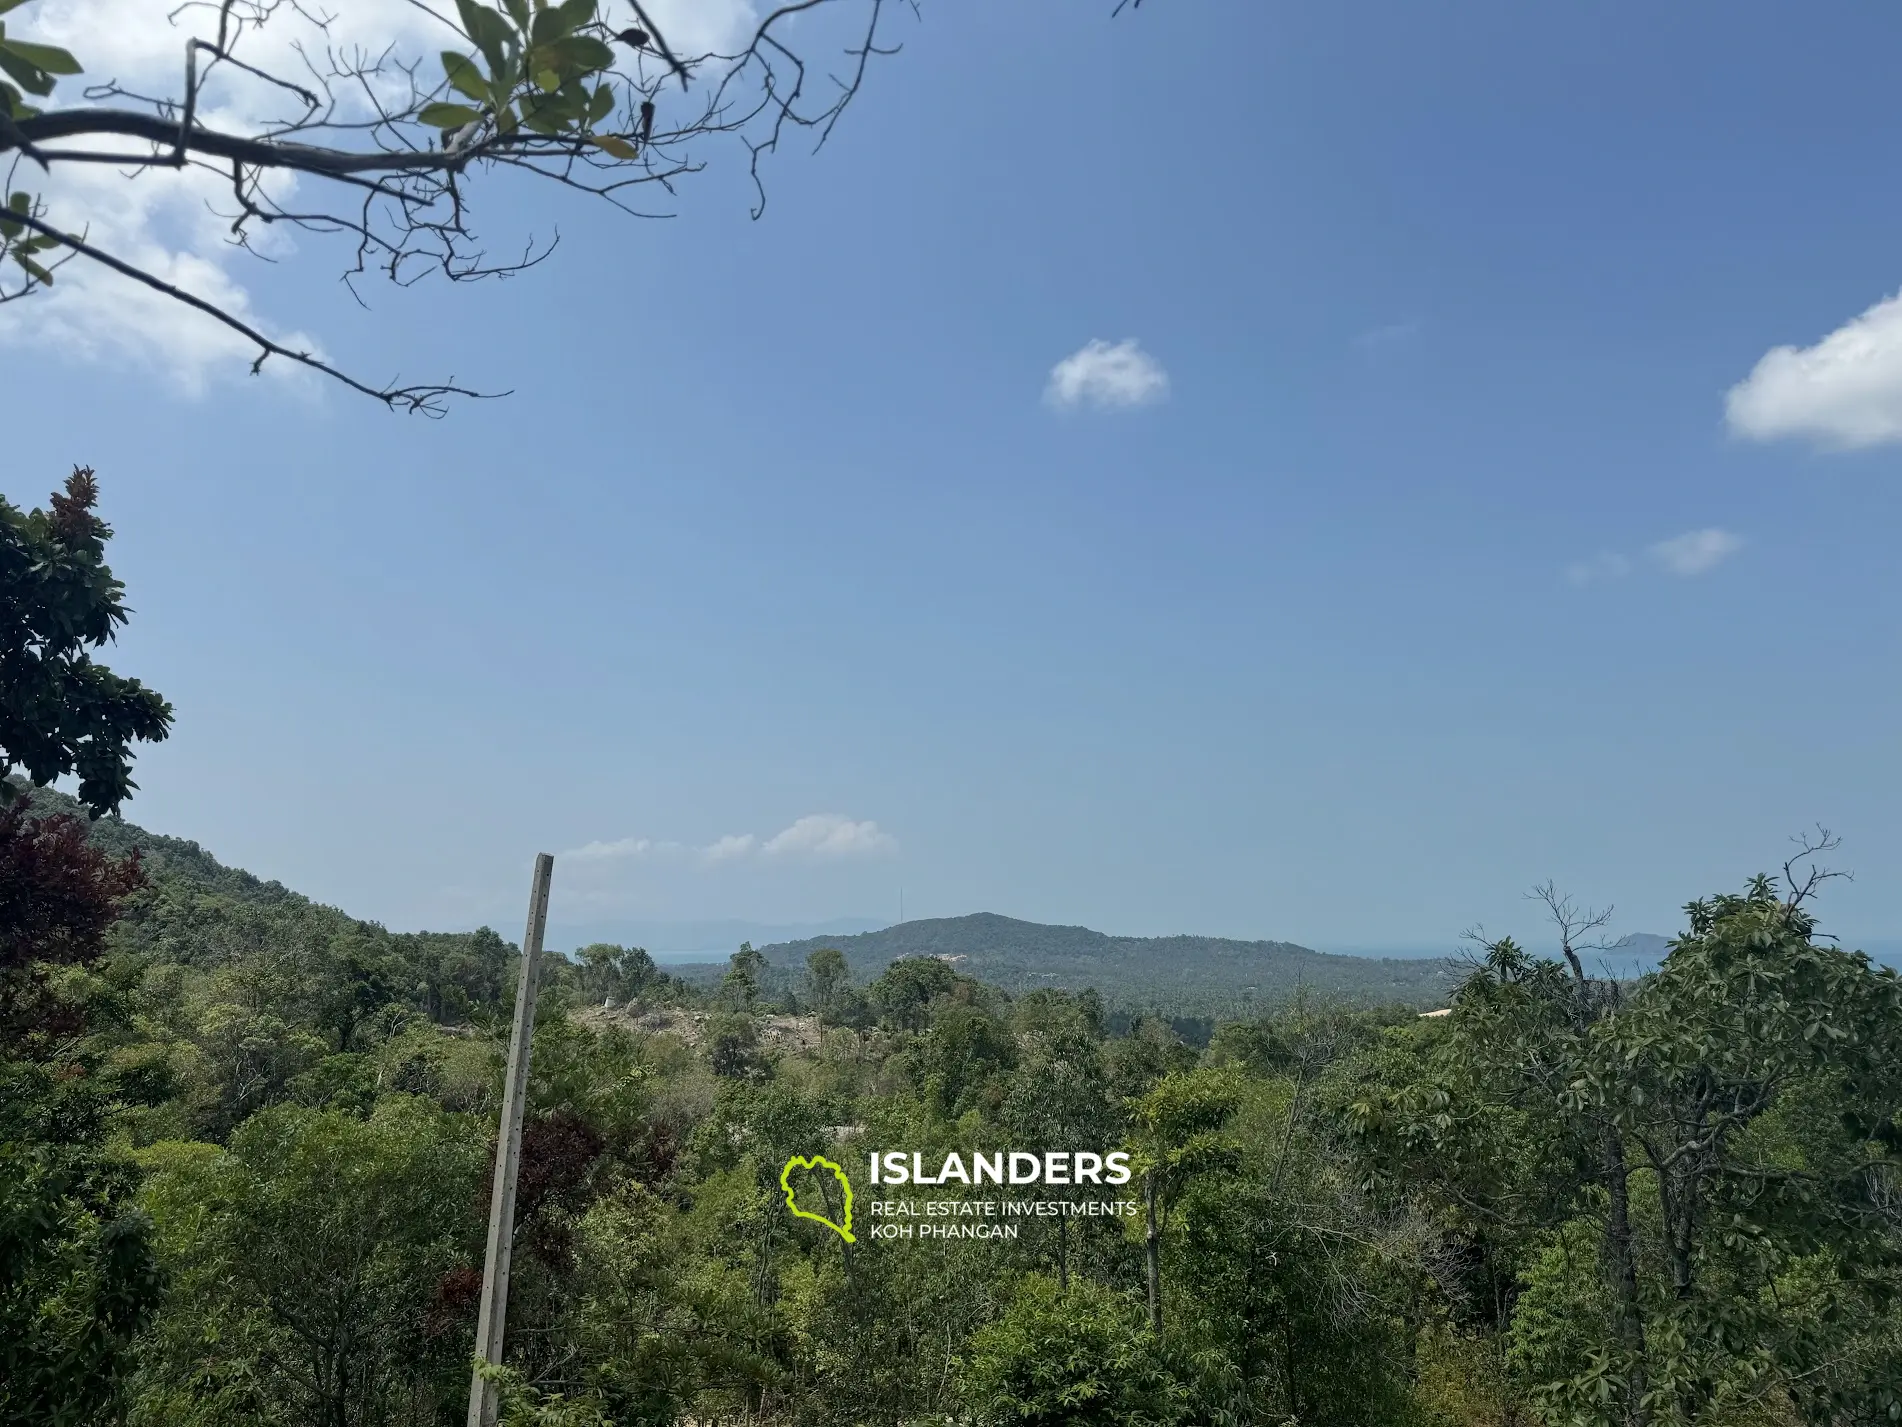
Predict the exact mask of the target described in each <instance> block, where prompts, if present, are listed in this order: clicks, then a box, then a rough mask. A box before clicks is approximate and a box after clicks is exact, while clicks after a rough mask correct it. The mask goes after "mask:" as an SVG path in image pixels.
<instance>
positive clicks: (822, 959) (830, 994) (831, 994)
mask: <svg viewBox="0 0 1902 1427" xmlns="http://www.w3.org/2000/svg"><path fill="white" fill-rule="evenodd" d="M851 984H852V972H851V969H850V968H849V967H848V966H847V965H846V964H845V953H844V952H842V951H840V950H839V949H838V948H837V947H832V946H823V947H820V948H819V950H817V951H815V952H813V953H812V955H811V956H808V957H807V958H806V987H807V991H808V994H810V995H811V997H812V1009H813V1011H814V1013H815V1014H816V1015H817V1016H818V1018H819V1024H820V1025H821V1026H823V1025H824V1024H825V1022H826V1019H827V1018H828V1017H830V1016H833V1015H835V1014H836V1013H837V1011H838V1009H839V1004H840V999H841V997H842V994H843V993H844V992H845V991H846V990H847V989H848V988H849V987H850V986H851Z"/></svg>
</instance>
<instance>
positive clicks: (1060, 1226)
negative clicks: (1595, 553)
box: [1057, 1216, 1070, 1293]
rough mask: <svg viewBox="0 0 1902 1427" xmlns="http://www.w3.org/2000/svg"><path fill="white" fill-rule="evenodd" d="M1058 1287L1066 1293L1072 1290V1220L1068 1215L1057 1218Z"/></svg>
mask: <svg viewBox="0 0 1902 1427" xmlns="http://www.w3.org/2000/svg"><path fill="white" fill-rule="evenodd" d="M1057 1287H1058V1288H1060V1289H1062V1290H1063V1291H1064V1292H1065V1293H1068V1292H1069V1291H1070V1220H1069V1218H1068V1217H1067V1216H1059V1217H1058V1219H1057Z"/></svg>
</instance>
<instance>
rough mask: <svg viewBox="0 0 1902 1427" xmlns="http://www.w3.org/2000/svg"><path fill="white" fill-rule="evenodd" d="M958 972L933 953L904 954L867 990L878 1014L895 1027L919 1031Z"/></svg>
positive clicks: (947, 991) (882, 1020)
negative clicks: (921, 954) (919, 954)
mask: <svg viewBox="0 0 1902 1427" xmlns="http://www.w3.org/2000/svg"><path fill="white" fill-rule="evenodd" d="M957 984H958V974H957V972H955V971H953V970H952V969H951V964H950V963H949V962H947V961H940V960H939V959H938V958H937V957H935V956H903V957H900V958H899V959H898V960H896V961H894V962H892V964H891V965H889V966H887V967H886V968H885V971H884V973H883V974H882V975H881V976H880V977H879V978H878V980H876V981H874V982H873V983H872V984H871V987H870V989H869V992H868V994H869V995H870V997H871V1002H872V1006H873V1008H874V1009H876V1010H877V1012H878V1018H879V1020H880V1022H881V1023H883V1024H884V1025H887V1026H890V1027H892V1028H893V1029H895V1030H906V1031H921V1030H923V1029H924V1028H925V1025H926V1023H927V1022H928V1020H929V1018H930V1015H929V1013H930V1008H931V1005H932V1002H933V1001H934V1000H936V999H937V998H938V997H941V996H948V995H949V994H950V993H951V991H952V988H953V987H955V986H956V985H957Z"/></svg>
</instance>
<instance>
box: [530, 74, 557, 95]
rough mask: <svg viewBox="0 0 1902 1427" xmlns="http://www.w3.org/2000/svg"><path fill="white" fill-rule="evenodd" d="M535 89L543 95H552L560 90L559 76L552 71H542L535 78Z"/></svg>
mask: <svg viewBox="0 0 1902 1427" xmlns="http://www.w3.org/2000/svg"><path fill="white" fill-rule="evenodd" d="M535 87H536V88H537V89H539V90H541V91H542V93H544V94H553V93H554V92H555V91H556V90H557V89H559V88H561V76H560V75H559V74H556V73H555V71H554V70H552V69H544V70H542V71H541V72H540V73H538V74H537V75H536V76H535Z"/></svg>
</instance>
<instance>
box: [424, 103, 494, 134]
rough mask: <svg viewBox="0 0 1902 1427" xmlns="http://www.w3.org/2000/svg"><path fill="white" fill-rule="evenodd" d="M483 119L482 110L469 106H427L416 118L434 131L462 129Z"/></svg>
mask: <svg viewBox="0 0 1902 1427" xmlns="http://www.w3.org/2000/svg"><path fill="white" fill-rule="evenodd" d="M481 117H482V114H481V111H480V110H476V109H471V108H470V107H469V106H468V105H467V104H426V105H424V106H423V110H422V112H421V113H420V114H418V115H417V116H416V122H417V123H419V124H427V125H429V127H430V128H432V129H460V128H461V127H462V126H463V125H464V124H473V123H474V122H475V121H476V120H478V119H480V118H481Z"/></svg>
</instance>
